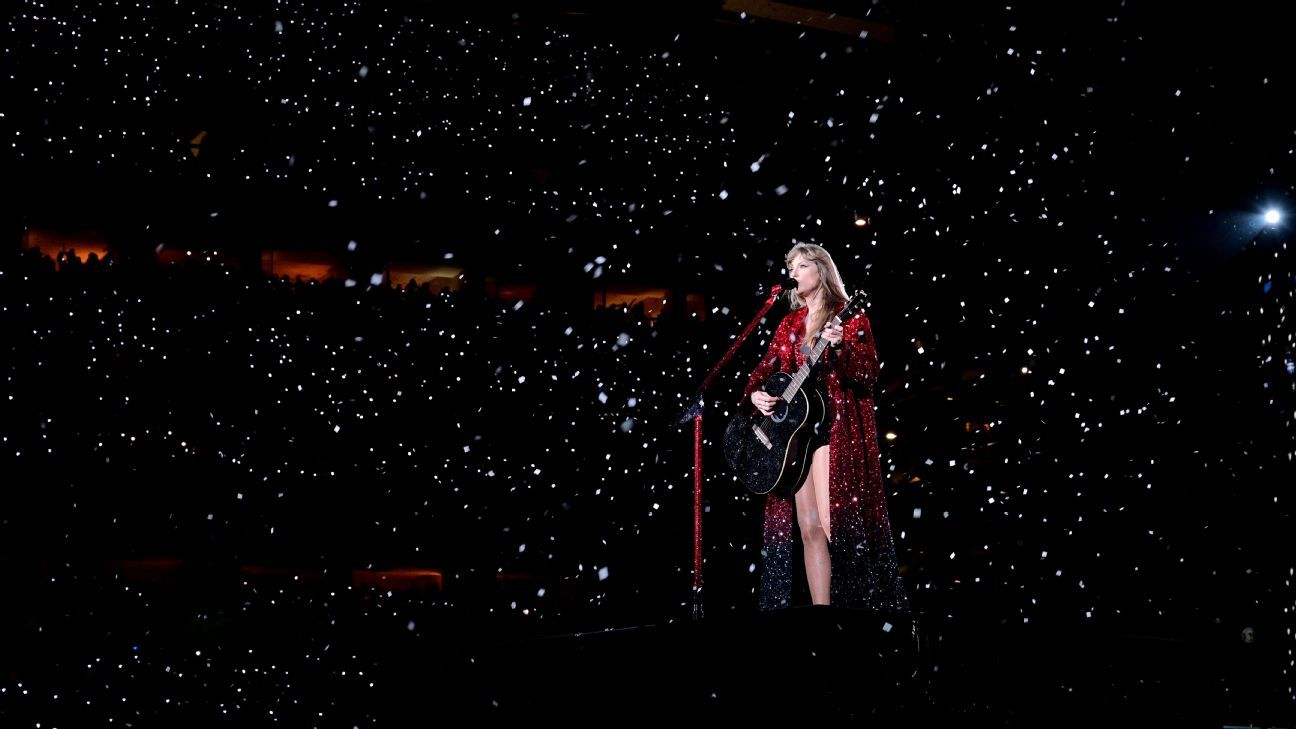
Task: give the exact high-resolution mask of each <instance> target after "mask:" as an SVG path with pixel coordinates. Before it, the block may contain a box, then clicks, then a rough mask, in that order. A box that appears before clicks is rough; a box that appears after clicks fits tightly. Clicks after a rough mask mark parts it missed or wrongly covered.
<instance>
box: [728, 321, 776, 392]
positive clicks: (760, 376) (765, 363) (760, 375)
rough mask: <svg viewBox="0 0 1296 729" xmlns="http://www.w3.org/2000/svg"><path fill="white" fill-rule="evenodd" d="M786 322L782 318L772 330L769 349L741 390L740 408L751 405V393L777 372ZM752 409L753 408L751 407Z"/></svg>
mask: <svg viewBox="0 0 1296 729" xmlns="http://www.w3.org/2000/svg"><path fill="white" fill-rule="evenodd" d="M786 321H787V318H786V317H784V319H783V321H780V322H779V324H778V326H777V327H775V328H774V336H773V337H771V338H770V343H769V347H767V348H766V350H765V356H764V357H762V358H761V361H760V364H758V365H756V369H755V370H753V371H752V373H751V377H750V378H748V380H747V387H745V388H743V396H742V399H740V400H739V401H738V404H739V406H740V407H741V406H742V405H743V404H744V403H746V404H748V405H751V404H752V402H751V395H752V393H753V392H755V391H757V390H759V389H760V386H761V385H763V384H765V380H768V379H769V378H770V376H771V375H773V374H774V373H775V372H777V371H778V353H779V345H780V344H782V342H783V339H782V337H783V336H784V334H785V332H786V330H787V327H786V326H785V322H786ZM753 407H755V406H754V405H753Z"/></svg>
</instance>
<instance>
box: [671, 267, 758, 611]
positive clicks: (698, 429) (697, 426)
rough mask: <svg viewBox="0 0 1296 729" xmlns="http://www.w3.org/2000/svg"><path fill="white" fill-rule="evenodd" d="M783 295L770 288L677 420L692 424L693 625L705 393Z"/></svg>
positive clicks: (697, 599) (698, 605) (698, 587)
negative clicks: (750, 318) (740, 332)
mask: <svg viewBox="0 0 1296 729" xmlns="http://www.w3.org/2000/svg"><path fill="white" fill-rule="evenodd" d="M781 293H783V286H782V285H781V284H780V285H775V286H774V287H773V288H771V289H770V296H769V299H768V300H766V301H765V305H764V306H762V307H761V309H760V311H758V312H756V316H755V317H753V318H752V320H751V321H750V322H748V323H747V328H746V329H743V331H742V334H740V335H738V338H737V339H735V340H734V343H733V344H732V345H730V347H729V350H728V351H727V352H725V353H724V355H723V356H722V357H720V361H719V362H716V364H715V367H712V368H711V371H710V372H709V373H707V376H706V377H705V378H703V380H702V384H701V386H699V387H698V390H697V392H696V393H694V395H693V399H692V400H691V401H690V403H689V405H688V407H687V408H685V409H684V412H683V413H682V414H681V415H680V417H679V418H678V420H677V424H678V425H683V424H684V423H686V422H688V421H689V420H692V421H693V601H692V618H693V621H694V622H698V621H700V620H702V612H703V611H702V410H703V409H704V407H705V404H706V397H705V393H706V391H707V388H708V387H710V386H711V381H712V380H714V379H715V377H716V375H717V374H718V373H719V372H720V370H721V369H722V368H723V367H724V366H725V363H726V362H728V361H729V358H730V357H732V356H733V355H734V352H736V351H738V348H739V347H741V346H742V343H743V342H745V341H747V337H748V336H749V335H750V334H751V332H752V330H753V329H755V328H756V324H757V322H759V321H761V320H762V319H763V318H764V317H765V312H767V311H769V309H770V307H771V306H773V305H774V302H775V301H776V300H777V299H778V297H779V294H781Z"/></svg>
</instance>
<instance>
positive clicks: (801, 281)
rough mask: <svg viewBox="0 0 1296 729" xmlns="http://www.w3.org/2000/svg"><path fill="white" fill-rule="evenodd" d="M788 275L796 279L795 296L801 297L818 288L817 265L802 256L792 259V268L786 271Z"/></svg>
mask: <svg viewBox="0 0 1296 729" xmlns="http://www.w3.org/2000/svg"><path fill="white" fill-rule="evenodd" d="M788 275H789V276H791V277H792V278H794V279H796V282H797V296H800V297H801V298H803V299H804V298H806V297H808V296H809V295H810V294H812V293H814V290H815V289H817V288H819V267H818V266H816V265H814V264H813V263H811V262H810V261H807V260H806V259H805V258H804V257H803V256H797V257H796V258H794V259H792V270H790V271H788Z"/></svg>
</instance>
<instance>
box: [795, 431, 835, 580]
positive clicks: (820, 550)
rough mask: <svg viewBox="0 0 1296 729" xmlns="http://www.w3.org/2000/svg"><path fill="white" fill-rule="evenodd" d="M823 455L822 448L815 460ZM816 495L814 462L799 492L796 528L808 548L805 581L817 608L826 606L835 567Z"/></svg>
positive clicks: (797, 493) (823, 450)
mask: <svg viewBox="0 0 1296 729" xmlns="http://www.w3.org/2000/svg"><path fill="white" fill-rule="evenodd" d="M820 452H824V453H825V455H826V449H822V448H821V449H819V451H817V452H816V456H815V457H816V460H817V459H818V456H819V453H820ZM826 460H827V459H825V462H826ZM825 468H826V466H825ZM815 493H816V491H815V468H814V463H813V462H811V466H810V474H809V475H808V476H806V480H805V483H804V484H803V485H802V486H801V488H800V489H799V490H798V491H797V492H796V512H797V527H798V528H799V529H800V531H801V544H802V545H803V546H804V548H805V569H806V582H807V583H808V584H809V586H810V602H812V603H813V604H815V605H827V604H828V600H829V595H830V591H829V584H830V583H829V581H830V580H831V579H832V565H831V563H830V561H829V557H828V536H827V535H826V534H825V533H824V530H823V528H822V527H821V526H820V522H819V509H818V506H817V505H816V504H815V501H816V498H815Z"/></svg>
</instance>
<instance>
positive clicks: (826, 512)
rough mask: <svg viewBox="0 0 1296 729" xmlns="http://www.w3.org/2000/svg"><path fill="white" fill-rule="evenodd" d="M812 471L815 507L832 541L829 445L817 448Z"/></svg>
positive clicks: (821, 523)
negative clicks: (829, 497)
mask: <svg viewBox="0 0 1296 729" xmlns="http://www.w3.org/2000/svg"><path fill="white" fill-rule="evenodd" d="M810 473H812V474H814V489H815V507H816V509H817V510H818V512H819V526H820V527H821V528H822V529H823V532H824V536H825V537H827V538H828V541H830V542H831V541H832V524H831V522H832V508H831V507H830V506H829V504H828V446H819V447H818V448H816V449H815V452H814V459H813V460H812V461H810Z"/></svg>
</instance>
